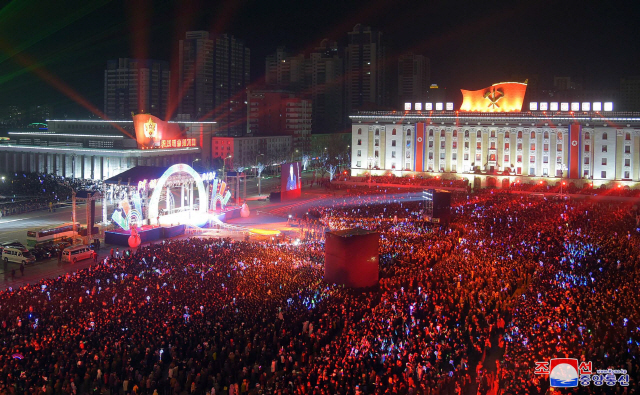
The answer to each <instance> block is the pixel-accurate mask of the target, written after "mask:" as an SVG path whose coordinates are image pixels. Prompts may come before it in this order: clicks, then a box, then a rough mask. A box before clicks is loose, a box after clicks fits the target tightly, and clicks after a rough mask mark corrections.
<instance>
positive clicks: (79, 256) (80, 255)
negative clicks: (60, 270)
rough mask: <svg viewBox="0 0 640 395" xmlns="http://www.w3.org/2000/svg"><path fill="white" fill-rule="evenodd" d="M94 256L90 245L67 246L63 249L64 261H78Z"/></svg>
mask: <svg viewBox="0 0 640 395" xmlns="http://www.w3.org/2000/svg"><path fill="white" fill-rule="evenodd" d="M92 256H93V250H92V249H91V248H89V246H88V245H79V246H72V247H67V248H65V249H64V251H62V259H63V260H64V261H68V262H73V263H76V262H78V261H82V260H84V259H89V258H91V257H92Z"/></svg>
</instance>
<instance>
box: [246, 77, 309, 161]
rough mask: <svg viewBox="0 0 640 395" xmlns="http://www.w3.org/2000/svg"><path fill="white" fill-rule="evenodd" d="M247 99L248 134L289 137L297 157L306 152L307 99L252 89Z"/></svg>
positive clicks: (307, 135) (284, 92)
mask: <svg viewBox="0 0 640 395" xmlns="http://www.w3.org/2000/svg"><path fill="white" fill-rule="evenodd" d="M247 96H248V100H247V101H248V105H247V107H248V111H247V118H248V124H247V134H248V135H251V136H291V137H292V138H293V140H292V148H293V149H294V150H296V149H297V150H298V155H297V156H300V155H302V152H306V153H308V152H309V150H310V149H311V119H312V107H313V106H312V105H311V100H309V99H305V98H302V97H300V96H297V95H296V94H295V93H293V92H288V91H283V90H265V89H261V90H252V91H249V92H248V94H247ZM294 154H295V151H294Z"/></svg>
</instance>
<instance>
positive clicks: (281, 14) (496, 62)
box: [0, 0, 640, 117]
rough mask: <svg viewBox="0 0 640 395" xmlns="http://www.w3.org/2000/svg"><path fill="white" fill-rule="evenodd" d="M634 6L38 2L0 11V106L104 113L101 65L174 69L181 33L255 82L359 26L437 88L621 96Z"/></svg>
mask: <svg viewBox="0 0 640 395" xmlns="http://www.w3.org/2000/svg"><path fill="white" fill-rule="evenodd" d="M639 11H640V6H639V4H638V2H632V1H629V2H605V1H599V2H596V1H591V2H589V1H574V0H568V1H557V0H556V1H545V0H542V1H529V2H517V1H512V2H506V1H491V0H490V1H473V2H471V1H470V2H455V1H415V2H402V1H390V0H369V1H359V0H358V1H268V0H263V1H241V0H232V1H224V2H207V1H193V2H187V1H181V2H174V1H166V0H165V1H152V0H126V1H118V2H115V1H111V2H110V1H101V0H91V1H34V0H14V1H13V2H5V3H2V9H1V10H0V105H2V106H6V105H10V104H18V105H35V104H52V105H53V106H54V109H55V110H54V111H55V114H54V115H55V116H59V117H61V116H64V115H65V114H66V115H67V116H70V117H73V116H80V115H85V114H88V113H89V112H88V110H86V109H85V108H84V107H83V106H81V105H79V104H77V103H78V102H82V99H83V98H84V99H86V102H84V103H85V107H86V106H87V105H94V106H96V107H97V108H99V109H102V102H103V83H104V82H103V78H104V77H103V73H104V68H105V66H106V62H107V60H108V59H115V58H118V57H139V58H144V57H146V58H155V59H161V60H168V61H170V62H172V63H173V64H175V62H176V57H177V48H178V40H179V39H180V38H181V37H183V36H184V32H185V31H187V30H209V31H212V32H218V33H231V34H233V35H235V36H236V37H238V38H241V39H243V40H245V42H246V44H247V46H248V47H249V48H250V49H251V60H252V78H253V79H254V80H256V81H257V80H259V79H260V77H262V76H263V74H264V58H265V56H266V55H268V54H269V53H272V52H273V51H275V48H276V47H277V46H279V45H285V46H286V47H287V48H289V49H291V50H292V51H305V50H309V49H312V48H313V47H315V46H316V45H317V44H318V43H319V41H320V40H321V39H323V38H325V37H326V38H331V39H335V40H338V41H339V42H341V43H343V44H345V43H346V37H347V32H348V31H351V30H352V29H353V26H354V25H355V24H356V23H362V24H364V25H371V26H372V27H374V28H377V29H379V30H381V31H382V32H383V33H384V34H385V37H386V38H387V40H388V41H389V43H390V44H391V45H390V49H391V54H390V56H393V57H394V58H395V57H397V56H398V55H399V54H402V53H404V52H406V51H413V52H415V53H420V54H424V55H426V56H428V57H429V58H431V67H432V73H431V77H432V82H436V83H438V84H439V85H440V86H445V87H447V89H455V90H457V89H460V88H465V89H479V88H482V87H485V86H487V85H490V84H492V83H494V82H499V81H505V80H510V79H511V78H513V77H514V76H523V77H525V78H526V77H527V76H530V77H531V78H533V77H534V76H538V78H539V81H540V85H541V86H542V87H545V86H549V85H551V84H552V79H553V76H570V77H572V78H575V79H576V80H578V81H580V82H582V84H583V86H584V87H585V88H587V89H603V88H610V89H617V88H618V87H619V80H620V78H621V77H624V76H630V75H638V74H640V55H639V52H638V50H637V49H636V46H638V45H639V44H638V43H639V42H640V28H638V26H637V19H638V16H639V15H640V13H639Z"/></svg>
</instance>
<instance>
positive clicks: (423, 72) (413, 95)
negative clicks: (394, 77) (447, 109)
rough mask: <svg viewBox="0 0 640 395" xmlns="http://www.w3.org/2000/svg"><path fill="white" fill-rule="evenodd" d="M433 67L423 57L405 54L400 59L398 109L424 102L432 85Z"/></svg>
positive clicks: (427, 59)
mask: <svg viewBox="0 0 640 395" xmlns="http://www.w3.org/2000/svg"><path fill="white" fill-rule="evenodd" d="M430 75H431V65H430V61H429V58H427V57H426V56H423V55H414V54H405V55H402V56H400V58H399V59H398V108H402V105H403V104H404V103H417V102H421V101H424V100H425V98H426V96H427V94H428V91H429V84H430V82H429V81H430Z"/></svg>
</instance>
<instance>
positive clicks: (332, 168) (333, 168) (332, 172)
mask: <svg viewBox="0 0 640 395" xmlns="http://www.w3.org/2000/svg"><path fill="white" fill-rule="evenodd" d="M327 172H328V173H329V181H333V176H335V174H336V166H334V165H329V169H328V170H327Z"/></svg>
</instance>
